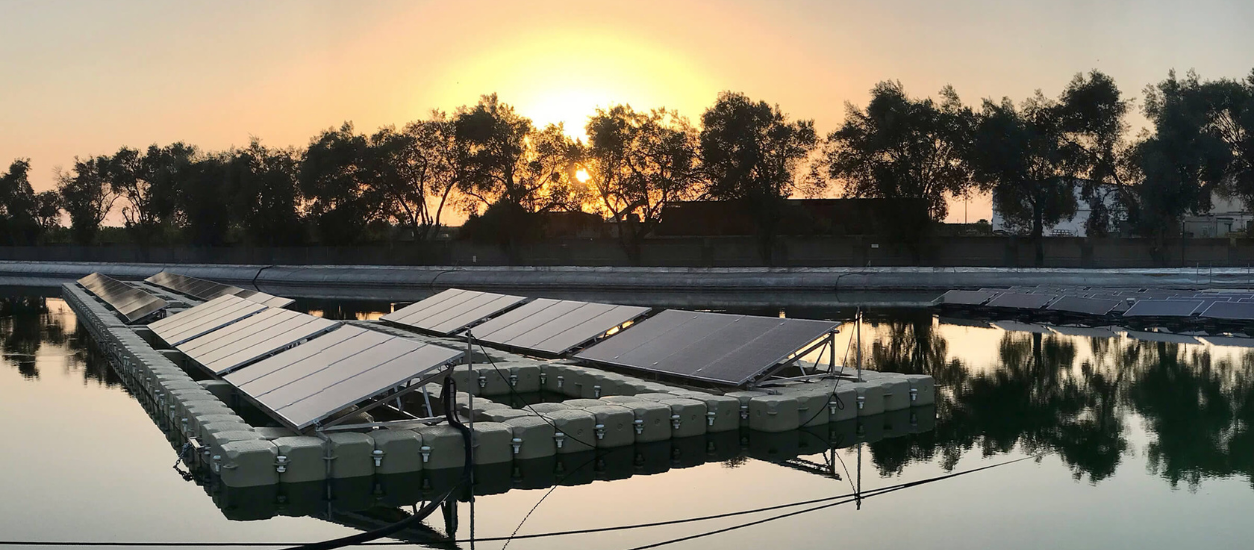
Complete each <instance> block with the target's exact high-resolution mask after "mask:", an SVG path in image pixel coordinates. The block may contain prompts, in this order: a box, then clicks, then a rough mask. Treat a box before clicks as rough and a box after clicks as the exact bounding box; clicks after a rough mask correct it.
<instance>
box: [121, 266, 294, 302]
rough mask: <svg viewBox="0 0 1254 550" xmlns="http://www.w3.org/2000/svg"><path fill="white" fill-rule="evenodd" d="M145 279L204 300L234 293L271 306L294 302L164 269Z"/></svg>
mask: <svg viewBox="0 0 1254 550" xmlns="http://www.w3.org/2000/svg"><path fill="white" fill-rule="evenodd" d="M144 281H146V282H149V283H152V284H154V285H157V286H160V287H162V288H167V289H170V290H173V291H175V292H178V293H181V294H186V295H188V296H191V297H193V298H196V299H198V300H202V301H209V300H213V299H214V298H218V297H220V296H227V295H232V296H239V297H240V298H247V299H249V300H252V301H254V302H257V303H260V304H265V305H267V306H270V307H287V306H289V305H291V304H292V302H293V300H292V299H291V298H283V297H280V296H273V295H270V294H266V293H264V292H257V291H255V290H246V289H243V288H240V287H237V286H231V285H226V284H222V283H218V282H214V281H209V280H205V279H197V278H195V277H188V276H186V275H179V274H177V273H171V272H169V271H162V272H160V273H157V274H156V275H153V276H151V277H149V278H147V279H144Z"/></svg>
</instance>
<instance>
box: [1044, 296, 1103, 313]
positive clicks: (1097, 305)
mask: <svg viewBox="0 0 1254 550" xmlns="http://www.w3.org/2000/svg"><path fill="white" fill-rule="evenodd" d="M1118 306H1119V300H1112V299H1105V298H1080V297H1078V296H1063V297H1062V298H1059V299H1058V301H1056V302H1054V303H1052V304H1049V307H1047V308H1046V309H1048V310H1050V311H1069V312H1072V313H1083V314H1085V315H1106V314H1108V313H1110V312H1111V311H1112V310H1114V309H1115V308H1116V307H1118Z"/></svg>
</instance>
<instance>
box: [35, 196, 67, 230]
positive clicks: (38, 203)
mask: <svg viewBox="0 0 1254 550" xmlns="http://www.w3.org/2000/svg"><path fill="white" fill-rule="evenodd" d="M35 219H36V220H37V221H38V223H39V227H40V228H41V231H43V232H44V233H45V234H47V233H48V232H49V231H52V230H54V229H56V228H58V227H61V195H60V194H58V193H57V192H56V191H42V192H40V193H38V194H36V195H35Z"/></svg>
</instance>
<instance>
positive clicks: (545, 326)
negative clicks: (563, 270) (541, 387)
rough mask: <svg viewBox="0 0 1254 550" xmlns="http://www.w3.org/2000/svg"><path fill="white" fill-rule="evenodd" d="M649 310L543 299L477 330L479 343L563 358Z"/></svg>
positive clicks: (490, 321)
mask: <svg viewBox="0 0 1254 550" xmlns="http://www.w3.org/2000/svg"><path fill="white" fill-rule="evenodd" d="M648 311H649V308H647V307H634V306H617V305H610V304H598V303H592V302H578V301H572V300H550V299H547V298H541V299H537V300H534V301H532V302H530V303H527V304H524V305H522V306H520V307H518V308H515V309H513V310H510V311H509V312H506V313H505V314H503V315H501V316H499V317H495V318H493V319H491V320H489V321H485V322H484V323H483V324H481V325H479V326H477V327H475V329H474V335H475V338H476V339H478V340H482V341H484V342H488V343H490V344H496V345H499V346H507V347H512V348H519V349H524V350H528V351H534V352H541V353H547V354H551V355H563V354H565V353H566V352H568V351H570V350H571V349H573V348H576V347H578V346H580V345H582V344H585V343H587V342H588V341H590V340H593V339H595V338H597V337H599V336H601V335H603V334H605V333H606V332H609V331H610V330H612V329H614V328H615V327H618V326H620V325H622V324H624V323H626V322H628V321H631V320H634V319H636V318H639V317H640V316H642V315H644V314H645V313H648Z"/></svg>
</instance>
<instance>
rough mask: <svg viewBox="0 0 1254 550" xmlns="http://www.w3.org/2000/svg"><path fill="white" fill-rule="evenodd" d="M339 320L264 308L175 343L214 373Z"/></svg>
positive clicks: (296, 341) (328, 327)
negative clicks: (210, 330)
mask: <svg viewBox="0 0 1254 550" xmlns="http://www.w3.org/2000/svg"><path fill="white" fill-rule="evenodd" d="M339 325H340V323H338V322H336V321H329V320H326V319H323V318H321V317H314V316H313V315H306V314H304V313H297V312H295V311H289V310H286V309H281V308H267V309H266V310H265V311H262V312H260V313H257V314H255V315H250V316H248V317H245V318H243V319H240V320H238V321H235V322H233V323H231V324H228V325H226V326H224V327H222V328H219V329H217V330H214V331H212V332H208V333H205V334H203V335H201V336H199V337H196V338H192V339H191V340H187V341H184V342H183V343H181V344H179V345H177V346H175V348H177V349H178V350H179V351H181V352H183V353H184V354H186V355H187V356H188V357H189V358H191V359H193V360H195V361H196V362H197V363H200V364H201V365H202V366H204V367H205V368H206V369H209V371H211V372H213V373H214V374H217V375H223V374H226V373H228V372H230V371H232V370H235V369H237V368H240V367H242V366H244V365H247V364H249V363H251V362H253V361H256V360H258V359H261V358H263V357H265V356H267V355H270V354H272V353H275V352H277V351H281V350H284V349H286V348H288V347H290V346H293V345H295V344H297V343H299V342H301V341H302V340H306V339H308V338H313V337H314V336H317V335H319V334H321V333H323V332H326V331H329V330H331V329H333V328H335V327H337V326H339Z"/></svg>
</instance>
